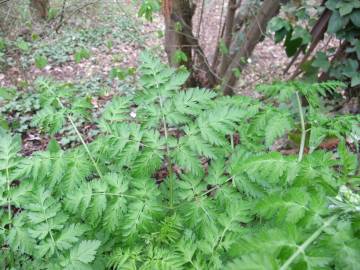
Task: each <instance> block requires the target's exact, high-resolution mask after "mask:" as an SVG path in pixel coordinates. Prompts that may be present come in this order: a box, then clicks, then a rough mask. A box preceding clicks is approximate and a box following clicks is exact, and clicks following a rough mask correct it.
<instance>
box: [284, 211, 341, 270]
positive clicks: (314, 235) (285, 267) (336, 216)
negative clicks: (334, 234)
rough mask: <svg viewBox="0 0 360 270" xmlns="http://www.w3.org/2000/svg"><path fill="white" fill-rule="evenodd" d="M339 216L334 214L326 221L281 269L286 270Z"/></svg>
mask: <svg viewBox="0 0 360 270" xmlns="http://www.w3.org/2000/svg"><path fill="white" fill-rule="evenodd" d="M337 218H338V215H334V216H332V217H331V218H329V219H328V220H326V221H325V222H324V224H323V225H322V226H321V227H320V228H319V229H317V230H316V231H315V232H314V233H313V234H312V235H310V237H309V238H308V239H306V241H305V242H304V243H303V244H302V245H301V246H299V247H298V249H297V250H296V251H295V252H294V253H293V254H292V255H291V256H290V257H289V259H287V260H286V262H285V263H284V264H283V265H282V266H281V267H280V269H279V270H286V269H288V267H289V266H290V265H291V264H292V263H293V261H294V260H295V259H296V258H297V257H298V256H299V255H300V254H302V253H304V252H305V250H306V249H307V247H308V246H310V245H311V243H312V242H314V241H315V240H316V239H317V238H318V237H319V236H320V234H321V233H322V231H323V230H324V229H325V228H326V227H327V226H329V225H330V224H331V223H332V222H334V221H335V220H336V219H337Z"/></svg>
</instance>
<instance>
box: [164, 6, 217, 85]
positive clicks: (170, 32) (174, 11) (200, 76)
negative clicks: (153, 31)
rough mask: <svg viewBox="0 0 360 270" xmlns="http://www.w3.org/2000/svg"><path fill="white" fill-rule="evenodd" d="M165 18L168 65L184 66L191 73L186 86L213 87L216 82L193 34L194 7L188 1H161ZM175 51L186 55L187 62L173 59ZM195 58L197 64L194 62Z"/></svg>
mask: <svg viewBox="0 0 360 270" xmlns="http://www.w3.org/2000/svg"><path fill="white" fill-rule="evenodd" d="M163 9H164V17H165V51H166V54H167V57H168V61H169V64H170V65H171V66H173V67H178V66H179V65H185V66H186V68H187V69H188V70H189V71H191V76H190V78H189V80H188V82H187V85H188V86H196V85H201V86H209V87H210V86H213V85H214V84H215V82H216V79H215V77H214V72H213V71H212V69H211V67H210V65H209V63H208V60H207V57H206V56H205V54H204V52H203V50H202V48H201V46H200V44H199V41H198V40H197V38H196V37H195V36H194V34H193V26H192V18H193V15H194V12H195V5H194V4H192V2H191V1H189V0H174V1H172V0H165V1H163ZM177 51H181V52H183V53H184V54H185V55H186V58H187V61H186V62H182V63H178V61H176V59H175V57H174V56H175V55H176V52H177ZM194 55H196V56H197V61H196V62H197V63H195V61H194V57H193V56H194Z"/></svg>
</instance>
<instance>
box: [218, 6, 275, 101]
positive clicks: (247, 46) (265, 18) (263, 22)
mask: <svg viewBox="0 0 360 270" xmlns="http://www.w3.org/2000/svg"><path fill="white" fill-rule="evenodd" d="M280 2H281V1H280V0H265V1H264V2H263V4H262V5H261V7H260V9H259V11H258V13H257V15H256V16H255V18H254V19H253V20H252V22H251V24H250V26H249V28H248V29H247V30H246V32H245V37H246V40H245V41H244V43H243V44H242V46H241V47H240V49H239V50H238V51H237V52H236V54H235V56H234V57H233V59H232V61H231V63H230V65H229V66H228V67H227V69H226V71H225V74H224V77H223V81H222V89H223V91H224V94H225V95H232V94H234V92H233V87H234V85H235V83H236V81H237V78H236V76H235V74H234V70H236V69H239V70H241V68H243V67H244V65H245V64H246V60H247V58H248V57H249V56H250V55H251V53H252V52H253V50H254V48H255V46H256V45H257V44H258V42H259V40H260V39H261V37H262V35H263V33H264V32H265V31H266V26H267V23H268V22H269V21H270V19H271V18H273V17H274V16H275V15H276V14H278V12H279V9H280Z"/></svg>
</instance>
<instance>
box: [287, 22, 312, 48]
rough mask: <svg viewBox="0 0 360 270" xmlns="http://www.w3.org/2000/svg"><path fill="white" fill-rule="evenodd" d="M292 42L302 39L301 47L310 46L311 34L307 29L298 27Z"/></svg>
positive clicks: (295, 29)
mask: <svg viewBox="0 0 360 270" xmlns="http://www.w3.org/2000/svg"><path fill="white" fill-rule="evenodd" d="M291 39H292V40H296V39H301V45H306V44H309V43H310V42H311V40H312V37H311V34H310V33H309V31H307V30H306V29H305V28H302V27H300V26H296V27H295V28H294V32H293V34H292V37H291Z"/></svg>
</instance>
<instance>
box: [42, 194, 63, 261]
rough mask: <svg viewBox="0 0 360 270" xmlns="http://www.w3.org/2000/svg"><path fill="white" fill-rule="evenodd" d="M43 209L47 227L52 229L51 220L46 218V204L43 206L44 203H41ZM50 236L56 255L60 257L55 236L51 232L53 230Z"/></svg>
mask: <svg viewBox="0 0 360 270" xmlns="http://www.w3.org/2000/svg"><path fill="white" fill-rule="evenodd" d="M41 207H42V212H43V215H44V217H45V222H46V225H47V227H48V228H50V224H49V220H48V218H47V216H46V213H45V207H44V204H43V202H42V201H41ZM49 235H50V238H51V242H52V244H53V246H54V250H55V253H56V255H57V256H59V253H58V251H57V249H56V242H55V239H54V236H53V234H52V232H51V229H49Z"/></svg>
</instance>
